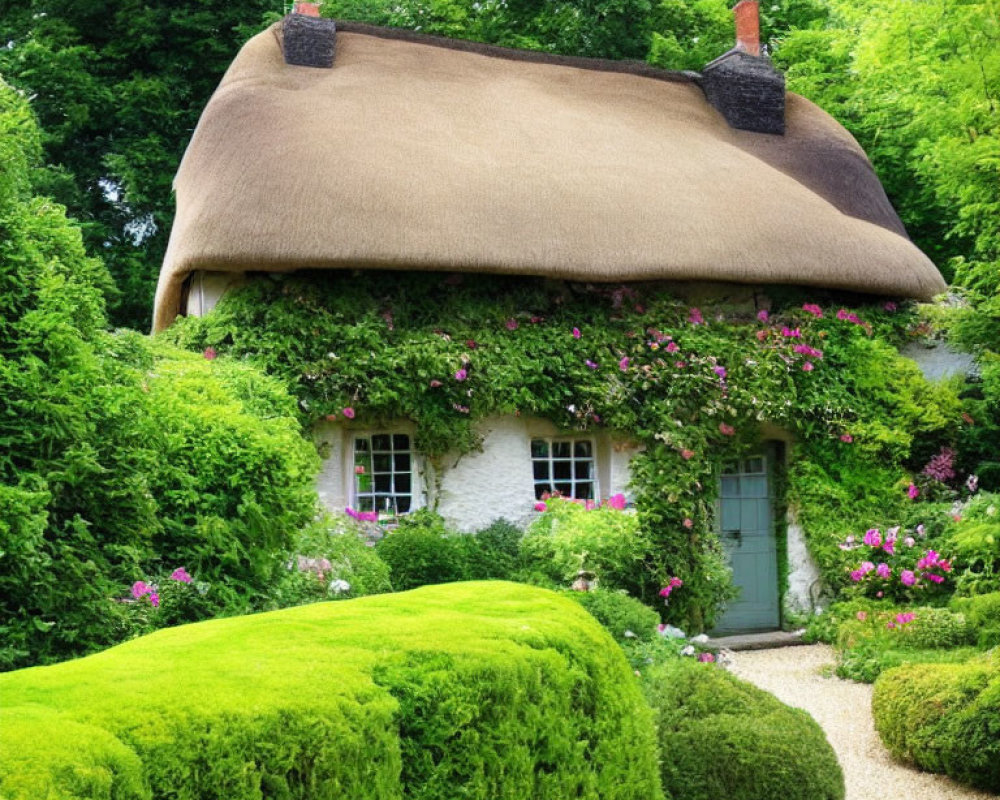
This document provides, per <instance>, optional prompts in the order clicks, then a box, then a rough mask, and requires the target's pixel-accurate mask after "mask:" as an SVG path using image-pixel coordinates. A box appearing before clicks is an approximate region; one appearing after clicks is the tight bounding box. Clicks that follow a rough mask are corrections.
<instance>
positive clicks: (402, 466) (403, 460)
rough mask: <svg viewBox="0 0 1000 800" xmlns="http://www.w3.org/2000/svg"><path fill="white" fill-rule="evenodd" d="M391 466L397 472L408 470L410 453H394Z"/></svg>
mask: <svg viewBox="0 0 1000 800" xmlns="http://www.w3.org/2000/svg"><path fill="white" fill-rule="evenodd" d="M392 463H393V468H394V469H395V470H396V472H397V473H399V472H409V471H410V454H409V453H398V452H397V453H396V454H395V455H394V456H393V457H392Z"/></svg>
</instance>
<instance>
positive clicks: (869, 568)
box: [861, 561, 875, 575]
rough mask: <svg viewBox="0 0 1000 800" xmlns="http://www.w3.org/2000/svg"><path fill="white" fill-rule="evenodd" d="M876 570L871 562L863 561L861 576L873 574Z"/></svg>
mask: <svg viewBox="0 0 1000 800" xmlns="http://www.w3.org/2000/svg"><path fill="white" fill-rule="evenodd" d="M874 570H875V565H874V564H873V563H872V562H871V561H862V562H861V574H862V575H867V574H868V573H869V572H873V571H874Z"/></svg>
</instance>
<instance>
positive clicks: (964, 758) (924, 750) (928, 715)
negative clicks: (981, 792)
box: [872, 651, 1000, 792]
mask: <svg viewBox="0 0 1000 800" xmlns="http://www.w3.org/2000/svg"><path fill="white" fill-rule="evenodd" d="M872 711H873V712H874V715H875V727H876V728H877V729H878V732H879V733H880V734H881V736H882V740H883V741H884V742H885V743H886V746H887V747H888V748H889V750H890V751H891V752H892V754H893V755H895V756H896V757H898V758H904V759H907V760H909V761H912V762H913V763H914V764H916V765H917V766H919V767H922V768H923V769H926V770H930V771H931V772H943V773H945V774H947V775H950V776H951V777H953V778H955V779H956V780H959V781H962V782H964V783H969V784H971V785H973V786H976V787H978V788H980V789H987V790H989V791H993V792H1000V652H998V651H993V653H992V654H991V655H986V656H984V657H983V658H981V659H977V660H975V661H970V662H968V663H966V664H914V665H910V666H903V667H899V668H897V669H893V670H890V671H888V672H886V673H884V674H883V675H882V676H881V677H880V678H879V679H878V681H876V683H875V694H874V696H873V698H872Z"/></svg>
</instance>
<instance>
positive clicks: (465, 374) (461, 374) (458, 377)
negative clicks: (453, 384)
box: [455, 369, 469, 381]
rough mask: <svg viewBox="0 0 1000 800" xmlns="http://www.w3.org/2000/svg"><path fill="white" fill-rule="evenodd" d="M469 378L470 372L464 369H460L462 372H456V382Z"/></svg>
mask: <svg viewBox="0 0 1000 800" xmlns="http://www.w3.org/2000/svg"><path fill="white" fill-rule="evenodd" d="M468 377H469V373H468V371H466V370H464V369H460V370H456V371H455V380H456V381H464V380H465V379H466V378H468Z"/></svg>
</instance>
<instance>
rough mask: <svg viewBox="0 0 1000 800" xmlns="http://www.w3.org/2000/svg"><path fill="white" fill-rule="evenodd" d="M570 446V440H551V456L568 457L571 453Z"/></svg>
mask: <svg viewBox="0 0 1000 800" xmlns="http://www.w3.org/2000/svg"><path fill="white" fill-rule="evenodd" d="M572 447H573V443H572V442H553V443H552V456H553V457H554V458H569V457H570V456H571V455H573V451H572Z"/></svg>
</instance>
